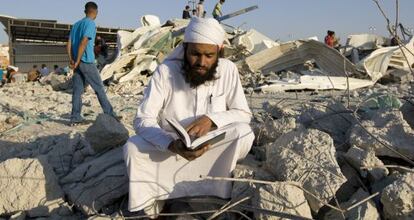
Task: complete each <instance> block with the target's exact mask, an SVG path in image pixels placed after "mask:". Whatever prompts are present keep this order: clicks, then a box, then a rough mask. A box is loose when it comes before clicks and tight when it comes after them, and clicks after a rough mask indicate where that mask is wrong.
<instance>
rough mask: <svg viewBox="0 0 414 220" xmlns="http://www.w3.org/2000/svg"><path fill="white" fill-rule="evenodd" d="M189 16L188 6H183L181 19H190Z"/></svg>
mask: <svg viewBox="0 0 414 220" xmlns="http://www.w3.org/2000/svg"><path fill="white" fill-rule="evenodd" d="M190 18H191V14H190V6H188V5H187V6H185V9H184V11H183V19H190Z"/></svg>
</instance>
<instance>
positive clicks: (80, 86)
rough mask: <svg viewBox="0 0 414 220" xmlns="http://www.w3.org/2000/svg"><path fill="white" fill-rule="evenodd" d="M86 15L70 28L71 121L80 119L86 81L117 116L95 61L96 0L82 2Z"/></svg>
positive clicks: (106, 111)
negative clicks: (72, 71)
mask: <svg viewBox="0 0 414 220" xmlns="http://www.w3.org/2000/svg"><path fill="white" fill-rule="evenodd" d="M85 14H86V17H85V18H83V19H82V20H80V21H78V22H76V23H75V24H74V25H73V27H72V30H71V31H70V36H69V41H68V45H67V52H68V55H69V59H70V66H71V68H72V69H74V74H73V78H72V80H73V93H72V115H71V125H74V124H77V123H81V122H82V121H83V118H82V116H81V109H82V93H83V92H84V88H85V86H86V85H87V84H90V85H91V87H92V89H93V90H94V91H95V93H96V95H97V96H98V100H99V103H100V104H101V107H102V109H103V111H104V113H106V114H108V115H111V116H113V117H114V118H115V119H117V120H119V119H120V118H119V117H117V116H116V115H115V114H114V112H113V109H112V105H111V103H110V102H109V100H108V97H107V96H106V93H105V90H104V85H103V83H102V79H101V76H100V75H99V71H98V69H97V68H96V65H95V63H94V62H95V54H94V42H95V36H96V25H95V22H94V20H95V19H96V16H97V15H98V5H97V4H96V3H95V2H88V3H86V4H85Z"/></svg>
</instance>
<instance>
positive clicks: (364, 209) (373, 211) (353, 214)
mask: <svg viewBox="0 0 414 220" xmlns="http://www.w3.org/2000/svg"><path fill="white" fill-rule="evenodd" d="M368 196H369V193H367V192H365V191H364V190H363V189H361V188H360V189H358V191H357V192H356V193H354V194H353V195H352V196H351V198H350V199H349V201H347V202H344V203H341V204H340V205H339V206H340V207H342V208H349V207H351V206H352V205H353V204H355V203H357V202H359V201H361V200H363V199H365V198H367V197H368ZM344 215H345V219H365V220H371V219H372V220H380V219H381V218H380V215H379V213H378V211H377V208H376V207H375V203H374V202H373V201H372V200H369V201H368V202H366V203H364V204H363V205H362V206H359V207H358V208H354V209H351V210H350V211H348V212H346V213H345V214H344ZM342 218H343V217H342V214H341V213H340V212H338V211H336V210H330V211H329V212H328V213H326V214H325V216H324V219H326V220H328V219H342Z"/></svg>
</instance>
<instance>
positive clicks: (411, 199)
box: [381, 173, 414, 220]
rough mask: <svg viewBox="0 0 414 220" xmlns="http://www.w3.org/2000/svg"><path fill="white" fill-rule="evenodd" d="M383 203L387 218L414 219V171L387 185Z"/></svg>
mask: <svg viewBox="0 0 414 220" xmlns="http://www.w3.org/2000/svg"><path fill="white" fill-rule="evenodd" d="M381 203H382V204H383V205H384V214H385V217H386V218H387V219H396V220H400V219H401V220H409V219H414V173H407V174H405V175H404V176H402V177H401V178H399V179H397V180H396V181H395V182H394V183H392V184H391V185H389V186H387V187H386V188H385V189H384V191H383V192H382V194H381Z"/></svg>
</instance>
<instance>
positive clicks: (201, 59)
mask: <svg viewBox="0 0 414 220" xmlns="http://www.w3.org/2000/svg"><path fill="white" fill-rule="evenodd" d="M197 64H198V65H199V66H203V67H204V66H206V64H207V59H206V57H205V56H200V57H199V58H198V62H197Z"/></svg>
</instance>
